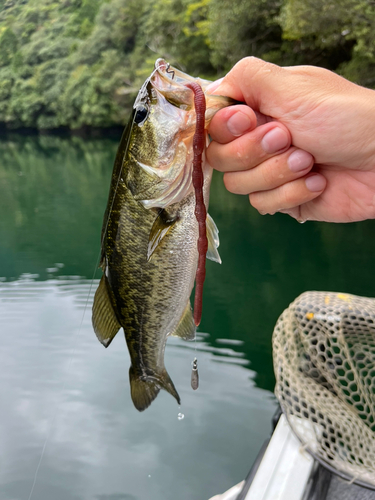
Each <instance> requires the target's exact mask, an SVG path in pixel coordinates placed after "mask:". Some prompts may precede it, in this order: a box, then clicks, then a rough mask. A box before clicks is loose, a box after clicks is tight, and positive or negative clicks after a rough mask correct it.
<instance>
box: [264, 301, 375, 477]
mask: <svg viewBox="0 0 375 500" xmlns="http://www.w3.org/2000/svg"><path fill="white" fill-rule="evenodd" d="M273 358H274V369H275V375H276V389H275V393H276V396H277V398H278V399H279V402H280V404H281V407H282V409H283V412H284V413H285V415H286V417H287V419H288V422H289V424H290V425H291V427H292V429H293V431H294V432H295V434H296V435H297V436H298V438H299V439H300V441H301V443H302V445H304V446H305V447H306V448H307V450H309V451H310V452H311V453H312V454H313V455H314V456H315V457H316V458H317V459H318V460H319V461H321V462H323V463H325V464H326V465H328V466H329V467H333V468H334V469H335V470H336V471H338V472H339V473H340V474H341V475H342V476H344V477H347V478H349V479H351V480H352V481H354V482H357V483H360V484H365V485H369V486H370V487H375V299H369V298H364V297H357V296H355V295H348V294H343V293H332V292H306V293H304V294H302V295H301V296H299V297H298V298H297V299H296V300H295V301H294V302H293V303H292V304H291V305H290V306H289V307H288V309H286V310H285V311H284V312H283V314H282V315H281V317H280V318H279V320H278V322H277V324H276V327H275V330H274V335H273Z"/></svg>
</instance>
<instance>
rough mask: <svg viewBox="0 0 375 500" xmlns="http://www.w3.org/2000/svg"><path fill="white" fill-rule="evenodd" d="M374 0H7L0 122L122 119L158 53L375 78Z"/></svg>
mask: <svg viewBox="0 0 375 500" xmlns="http://www.w3.org/2000/svg"><path fill="white" fill-rule="evenodd" d="M374 29H375V9H374V7H373V2H372V0H371V1H370V0H231V1H228V0H143V1H141V2H140V1H139V0H61V1H57V0H0V127H4V126H6V127H7V128H10V129H11V128H18V127H34V128H39V129H54V128H60V127H67V128H72V129H77V128H78V129H79V128H87V127H102V128H103V127H110V126H113V125H123V124H124V123H125V122H126V119H127V116H128V113H129V111H130V109H131V105H132V101H133V99H134V96H135V94H136V92H137V89H138V88H139V87H140V85H141V84H142V82H143V81H144V79H145V78H146V77H147V75H148V74H149V73H150V71H151V70H152V67H153V64H154V61H155V59H157V58H158V57H164V58H165V59H167V60H168V61H170V62H171V63H172V64H174V65H176V66H177V67H180V68H181V69H183V70H184V71H187V72H189V73H191V74H193V75H198V74H199V75H200V76H203V77H206V78H211V79H215V78H217V77H218V76H222V74H223V72H225V71H227V70H229V69H230V68H231V67H232V66H233V64H235V63H236V62H237V61H238V60H239V59H241V58H242V57H245V56H247V55H255V56H258V57H263V58H264V59H266V60H269V61H272V62H275V63H277V64H284V65H292V64H315V65H320V66H324V67H327V68H329V69H333V70H335V71H338V72H339V73H340V74H342V75H344V76H345V77H347V78H349V79H351V80H354V81H356V82H358V83H360V84H363V85H367V86H375V38H374V37H373V36H372V34H373V33H374Z"/></svg>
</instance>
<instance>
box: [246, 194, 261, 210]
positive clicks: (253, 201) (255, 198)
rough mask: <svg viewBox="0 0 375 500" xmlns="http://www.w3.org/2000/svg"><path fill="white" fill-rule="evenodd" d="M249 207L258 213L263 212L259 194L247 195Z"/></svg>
mask: <svg viewBox="0 0 375 500" xmlns="http://www.w3.org/2000/svg"><path fill="white" fill-rule="evenodd" d="M249 201H250V205H251V206H252V207H254V208H256V209H257V210H258V212H265V209H264V206H263V203H262V195H261V193H250V194H249Z"/></svg>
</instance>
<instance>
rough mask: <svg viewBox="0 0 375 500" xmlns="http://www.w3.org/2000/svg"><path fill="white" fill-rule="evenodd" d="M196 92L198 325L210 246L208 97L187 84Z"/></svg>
mask: <svg viewBox="0 0 375 500" xmlns="http://www.w3.org/2000/svg"><path fill="white" fill-rule="evenodd" d="M186 86H187V87H189V88H190V89H191V90H192V91H193V92H194V106H195V114H196V126H195V134H194V138H193V152H194V159H193V186H194V189H195V217H196V219H197V221H198V228H199V237H198V268H197V273H196V275H195V297H194V323H195V324H196V326H198V325H199V323H200V322H201V317H202V299H203V283H204V279H205V277H206V253H207V248H208V241H207V233H206V216H207V211H206V206H205V204H204V199H203V172H202V153H203V150H204V146H205V134H204V125H205V113H206V98H205V96H204V92H203V90H202V87H201V86H200V85H199V84H198V83H195V82H191V83H188V84H186Z"/></svg>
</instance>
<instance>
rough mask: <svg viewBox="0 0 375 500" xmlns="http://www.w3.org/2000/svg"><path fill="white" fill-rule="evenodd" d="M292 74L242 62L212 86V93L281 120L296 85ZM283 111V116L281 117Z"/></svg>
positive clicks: (251, 60) (264, 64) (258, 62)
mask: <svg viewBox="0 0 375 500" xmlns="http://www.w3.org/2000/svg"><path fill="white" fill-rule="evenodd" d="M291 77H292V75H291V72H290V71H288V69H286V68H282V67H280V66H276V65H275V64H271V63H268V62H265V61H262V59H258V58H256V57H246V58H244V59H241V61H239V62H238V63H237V64H236V65H235V66H234V67H233V68H232V69H231V70H230V71H229V73H228V74H227V75H226V76H225V77H224V78H223V79H222V80H219V81H218V82H215V83H213V84H211V85H210V86H209V87H208V88H207V91H208V92H212V93H215V94H218V95H219V94H220V95H225V96H228V97H232V98H233V99H235V100H237V101H242V102H246V104H247V105H248V106H250V107H251V108H252V109H254V110H256V111H259V112H261V113H263V114H264V115H268V116H272V117H273V118H280V116H281V115H282V111H281V109H279V110H278V109H277V108H278V107H279V106H281V105H282V103H283V102H285V100H288V97H287V96H286V93H288V95H289V96H290V92H291V90H292V88H293V87H295V84H293V81H294V79H293V77H292V78H291ZM278 111H279V114H280V116H277V114H278V113H277V112H278Z"/></svg>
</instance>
